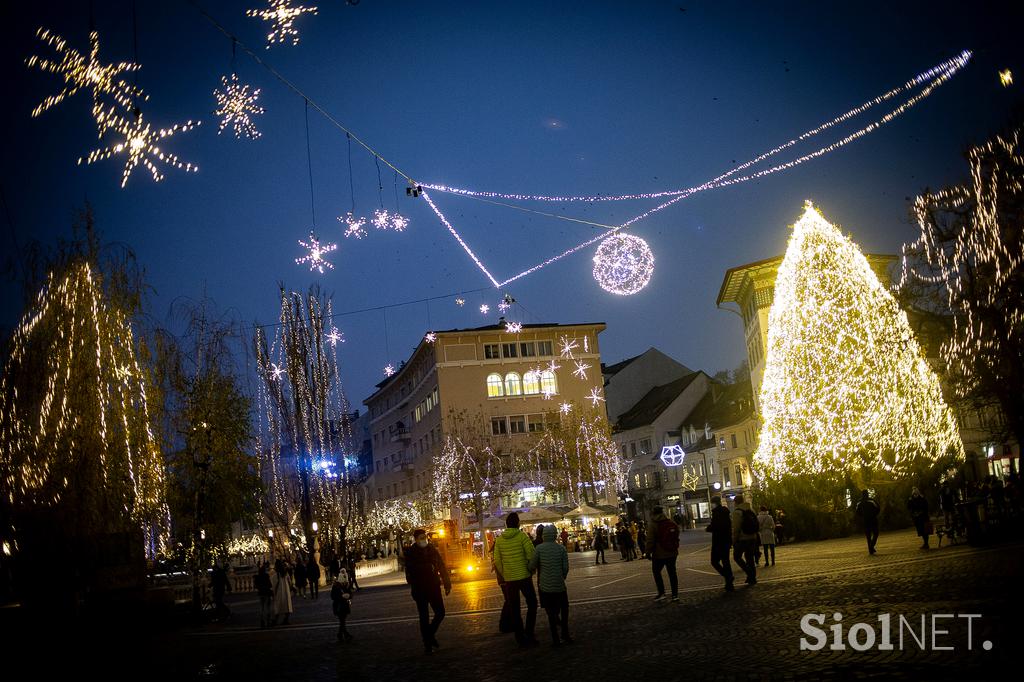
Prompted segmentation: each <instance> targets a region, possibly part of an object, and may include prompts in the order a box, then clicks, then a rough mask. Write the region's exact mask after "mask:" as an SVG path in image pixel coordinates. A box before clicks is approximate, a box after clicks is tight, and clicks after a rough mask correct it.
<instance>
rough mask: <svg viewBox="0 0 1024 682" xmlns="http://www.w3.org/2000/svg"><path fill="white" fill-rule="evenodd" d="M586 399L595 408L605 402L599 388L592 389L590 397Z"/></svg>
mask: <svg viewBox="0 0 1024 682" xmlns="http://www.w3.org/2000/svg"><path fill="white" fill-rule="evenodd" d="M586 399H587V400H589V401H590V402H591V403H592V404H593V405H594V407H597V404H598V403H603V402H604V398H602V397H601V389H599V388H592V389H590V395H588V396H587V398H586Z"/></svg>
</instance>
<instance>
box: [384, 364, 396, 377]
mask: <svg viewBox="0 0 1024 682" xmlns="http://www.w3.org/2000/svg"><path fill="white" fill-rule="evenodd" d="M394 374H395V366H394V365H388V366H387V367H385V368H384V376H386V377H390V376H394Z"/></svg>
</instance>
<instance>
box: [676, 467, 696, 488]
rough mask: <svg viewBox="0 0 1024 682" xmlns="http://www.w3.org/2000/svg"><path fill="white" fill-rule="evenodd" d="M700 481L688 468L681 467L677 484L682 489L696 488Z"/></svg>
mask: <svg viewBox="0 0 1024 682" xmlns="http://www.w3.org/2000/svg"><path fill="white" fill-rule="evenodd" d="M699 482H700V476H698V475H697V474H695V473H693V472H692V471H690V470H689V469H683V470H682V471H681V472H680V476H679V485H680V487H682V489H683V490H691V491H692V490H696V489H697V484H698V483H699Z"/></svg>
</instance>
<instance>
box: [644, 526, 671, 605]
mask: <svg viewBox="0 0 1024 682" xmlns="http://www.w3.org/2000/svg"><path fill="white" fill-rule="evenodd" d="M653 519H654V527H653V528H652V529H651V536H650V537H649V538H648V539H647V547H646V548H645V549H646V550H647V557H648V558H649V559H651V560H652V568H653V570H654V585H655V587H657V588H658V596H656V597H655V598H654V601H658V602H661V601H665V599H666V597H665V582H664V581H663V580H662V579H661V569H662V568H665V569H666V570H667V571H668V582H669V585H670V586H671V588H672V601H674V602H677V601H679V579H678V578H677V577H676V557H678V556H679V526H677V525H676V524H675V522H674V521H672V520H671V519H669V518H668V517H666V516H665V511H664V510H663V509H662V508H661V507H655V508H654V515H653Z"/></svg>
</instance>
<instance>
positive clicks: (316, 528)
mask: <svg viewBox="0 0 1024 682" xmlns="http://www.w3.org/2000/svg"><path fill="white" fill-rule="evenodd" d="M318 530H320V526H319V525H317V522H316V521H314V522H313V532H314V533H315V532H317V531H318Z"/></svg>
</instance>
